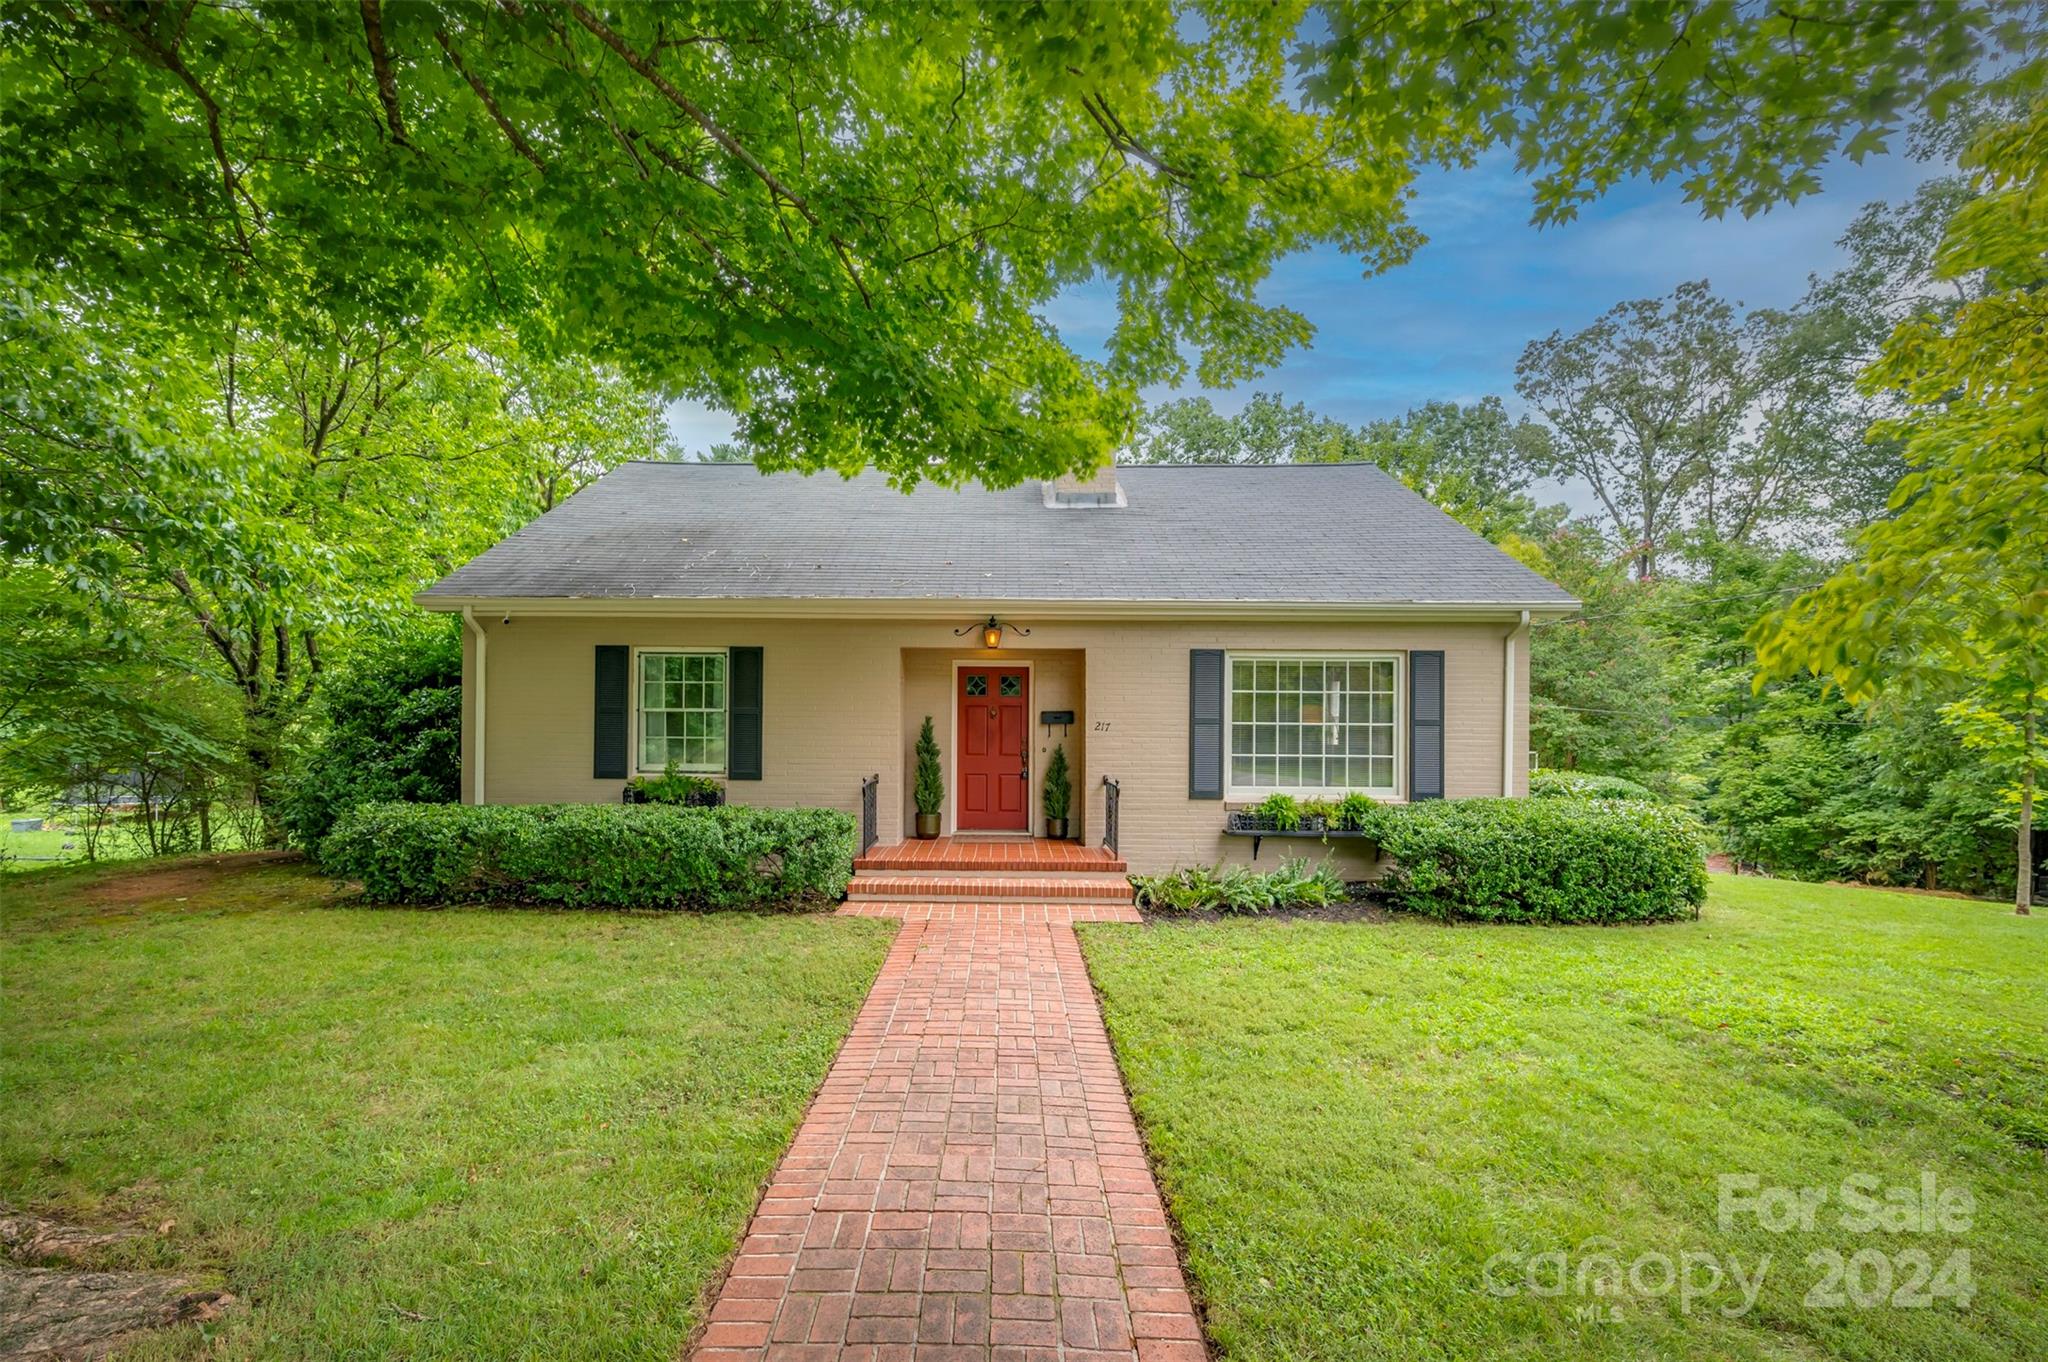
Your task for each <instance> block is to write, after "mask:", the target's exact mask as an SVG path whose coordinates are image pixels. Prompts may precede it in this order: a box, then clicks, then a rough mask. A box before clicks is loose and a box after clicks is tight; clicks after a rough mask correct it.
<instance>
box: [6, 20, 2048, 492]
mask: <svg viewBox="0 0 2048 1362" xmlns="http://www.w3.org/2000/svg"><path fill="white" fill-rule="evenodd" d="M1320 17H1321V19H1322V21H1323V22H1322V23H1321V25H1316V24H1310V23H1305V22H1304V15H1303V11H1302V9H1301V7H1300V6H1294V5H1290V6H1278V7H1274V6H1269V5H1263V4H1249V3H1241V2H1233V0H1214V2H1213V3H1206V4H1201V5H1197V6H1195V7H1194V8H1192V9H1189V10H1186V11H1182V10H1180V9H1177V8H1176V7H1174V6H1173V5H1170V4H1167V3H1164V2H1163V0H1144V2H1143V3H1136V4H1129V5H1057V6H1049V7H1048V6H1028V7H1008V6H997V7H994V8H992V9H991V8H988V7H985V6H980V5H971V4H951V5H946V4H940V5H932V4H928V3H921V4H916V5H904V4H897V3H876V4H871V5H867V6H863V7H856V8H851V9H843V8H842V9H829V10H828V9H825V8H822V7H819V6H816V5H811V4H794V5H790V4H783V3H772V4H771V3H766V2H765V0H750V2H747V3H733V4H727V5H722V6H719V7H717V9H716V10H715V11H705V12H704V13H703V14H701V15H699V14H694V13H692V12H689V11H684V10H678V9H674V8H672V7H666V6H620V5H604V4H596V5H590V6H583V5H566V6H557V5H543V4H525V5H513V6H499V7H489V8H486V7H479V6H476V5H472V4H466V3H460V2H459V0H421V2H420V3H416V4H407V5H403V6H398V5H393V6H384V7H379V6H366V7H364V8H362V9H361V10H360V12H359V11H358V10H356V9H354V8H337V7H324V6H313V7H308V6H292V5H281V6H280V5H233V6H223V5H202V6H161V7H145V8H132V7H123V6H116V5H100V6H92V7H87V8H83V9H67V8H62V7H58V8H52V7H44V6H29V7H25V8H22V9H21V10H20V12H19V13H18V14H15V15H13V16H12V18H11V21H10V25H9V29H8V48H7V51H6V52H5V54H4V57H0V60H4V63H5V65H4V74H5V77H6V78H5V79H4V80H0V91H4V92H5V94H4V96H0V183H5V184H6V185H7V186H8V189H9V193H8V196H7V198H8V204H7V210H6V215H5V218H4V219H0V234H4V238H0V258H4V259H5V260H6V262H7V263H8V264H9V265H10V266H16V267H20V266H26V267H30V268H35V269H39V270H43V271H46V272H48V273H51V274H59V273H61V274H63V275H65V276H66V277H69V278H73V279H75V280H76V281H77V286H78V287H79V289H80V290H81V292H82V293H85V294H87V295H89V296H92V297H94V298H102V297H108V296H125V297H129V298H132V299H133V300H134V301H135V302H136V303H138V304H139V305H141V306H144V307H146V308H148V309H150V310H152V311H154V312H157V313H159V314H161V315H166V316H172V317H179V318H196V317H223V316H239V317H241V318H242V319H245V320H247V319H250V318H253V317H255V316H256V315H257V314H260V313H264V312H267V311H270V310H273V309H275V310H280V311H282V310H293V311H306V310H317V311H320V312H324V313H326V314H327V315H328V316H330V317H331V318H333V319H335V320H336V321H346V322H348V323H351V324H359V325H361V326H364V327H366V328H369V329H371V330H387V329H390V328H393V327H397V326H400V325H404V324H408V323H410V322H411V321H413V320H414V319H416V318H418V317H421V316H423V315H426V314H427V313H428V312H429V311H430V310H431V305H432V303H433V301H434V300H435V299H436V298H437V297H438V296H439V295H440V293H441V290H442V289H443V287H444V286H446V287H450V288H452V290H453V300H452V304H451V305H452V306H453V307H455V308H456V309H458V310H459V311H461V312H462V313H463V314H464V315H467V316H472V317H485V318H489V319H491V320H492V321H493V322H497V323H503V324H505V325H507V326H510V327H512V328H514V329H516V330H517V331H518V332H519V334H520V336H521V338H522V340H523V341H524V342H526V343H527V344H529V345H541V344H545V345H547V346H548V347H550V348H551V349H559V350H562V351H583V352H587V353H589V354H592V355H593V356H595V357H597V358H600V359H604V360H608V361H615V362H617V363H619V364H621V365H623V366H624V367H626V368H627V369H629V370H631V371H632V372H634V373H635V374H636V375H637V376H638V377H639V378H640V379H641V380H643V381H645V382H647V383H648V384H649V385H651V386H654V387H659V388H664V389H673V390H677V391H687V392H689V393H692V394H694V395H696V396H700V397H703V398H706V399H709V400H711V401H713V402H715V403H717V404H718V405H720V406H722V407H724V408H726V409H728V410H731V411H733V412H736V413H738V414H739V417H740V428H739V433H740V436H741V439H742V440H743V441H744V443H746V444H747V445H748V446H749V447H751V448H752V449H753V450H754V451H755V453H756V455H757V457H759V458H762V459H764V460H766V461H768V462H770V463H772V464H775V465H779V466H794V467H804V468H809V469H822V468H832V469H840V470H851V469H853V468H856V467H859V466H860V465H862V464H865V463H868V462H870V461H873V462H876V463H878V464H880V465H881V466H883V467H885V468H886V469H888V470H889V471H890V472H891V473H892V474H893V475H894V476H896V477H897V478H899V479H901V480H903V481H906V482H907V481H916V480H918V479H920V478H924V477H937V478H940V479H942V480H961V479H965V478H968V477H982V478H985V479H987V480H989V481H991V482H994V483H999V484H1000V483H1009V482H1013V481H1015V480H1016V479H1018V478H1019V477H1022V476H1027V475H1035V474H1048V473H1053V472H1057V471H1061V470H1069V469H1079V468H1082V467H1085V466H1088V465H1090V464H1092V463H1094V462H1095V461H1097V460H1098V459H1100V458H1101V457H1102V456H1104V455H1105V454H1106V453H1107V452H1108V451H1109V450H1110V449H1111V448H1112V447H1113V446H1114V445H1115V444H1116V443H1117V442H1118V441H1119V440H1120V439H1121V438H1122V437H1123V436H1124V435H1125V434H1127V432H1128V427H1129V424H1130V419H1131V415H1132V409H1133V403H1134V398H1133V394H1134V393H1135V392H1136V391H1137V390H1138V389H1139V388H1141V387H1143V386H1146V385H1150V384H1154V383H1160V382H1168V383H1171V382H1177V381H1179V380H1180V379H1181V378H1182V377H1183V375H1185V374H1186V373H1187V372H1188V371H1189V370H1190V368H1191V367H1192V370H1193V372H1194V374H1195V375H1196V376H1197V377H1198V378H1199V380H1200V381H1201V382H1202V383H1203V384H1205V385H1209V386H1220V385H1225V384H1229V383H1231V382H1235V381H1238V380H1241V379H1243V378H1245V377H1248V376H1249V375H1251V374H1253V373H1256V372H1257V371H1258V370H1260V369H1261V368H1263V367H1266V366H1269V365H1271V364H1272V363H1273V362H1274V361H1275V360H1276V359H1277V358H1279V357H1280V356H1281V355H1282V354H1284V353H1285V352H1286V350H1288V349H1289V348H1290V347H1294V346H1299V345H1301V344H1303V343H1305V342H1306V341H1307V340H1308V338H1309V336H1310V334H1311V328H1310V326H1309V324H1308V322H1307V321H1306V319H1305V318H1303V317H1302V316H1300V315H1299V314H1298V313H1296V312H1294V311H1292V310H1290V309H1287V308H1285V307H1282V306H1277V305H1268V304H1264V303H1261V302H1260V301H1259V300H1258V297H1257V293H1258V288H1259V285H1260V284H1261V283H1263V282H1264V281H1265V280H1266V278H1267V277H1268V275H1269V273H1270V271H1271V269H1272V267H1273V265H1274V263H1275V262H1276V261H1278V260H1280V259H1281V258H1283V257H1285V256H1288V255H1290V254H1293V253H1295V252H1298V251H1302V250H1306V249H1309V248H1311V247H1314V246H1319V245H1334V246H1336V247H1338V248H1340V249H1342V250H1343V251H1345V252H1346V253H1348V254H1349V255H1351V256H1353V257H1354V258H1356V259H1357V260H1358V261H1359V263H1360V266H1361V268H1362V269H1363V270H1365V271H1367V272H1368V273H1369V272H1372V271H1376V270H1379V269H1383V268H1386V267H1388V266H1391V265H1394V264H1398V263H1400V262H1401V261H1402V260H1404V259H1405V258H1407V256H1408V255H1409V254H1410V253H1411V252H1412V251H1413V250H1414V249H1415V247H1416V245H1417V244H1418V243H1419V240H1420V237H1419V233H1417V232H1416V231H1415V230H1414V229H1413V228H1412V227H1411V226H1410V225H1409V224H1408V223H1407V222H1406V221H1405V217H1404V207H1405V201H1406V196H1407V194H1408V191H1409V188H1410V186H1411V184H1412V182H1413V179H1414V176H1415V173H1416V168H1417V167H1418V166H1422V165H1427V164H1460V163H1464V164H1469V163H1470V162H1471V161H1472V160H1473V159H1474V158H1475V157H1477V156H1479V155H1480V154H1482V153H1484V152H1486V151H1488V150H1489V149H1495V148H1498V149H1500V150H1502V151H1504V152H1507V153H1508V154H1511V155H1512V156H1513V157H1514V159H1515V160H1516V161H1517V162H1518V163H1519V164H1521V165H1523V166H1524V167H1525V168H1527V169H1528V170H1529V171H1530V173H1531V174H1532V175H1533V176H1534V177H1535V181H1536V193H1535V212H1536V215H1537V217H1538V219H1539V220H1540V221H1545V222H1554V221H1560V220H1563V219H1566V218H1569V217H1570V216H1572V215H1573V213H1574V212H1575V211H1576V210H1577V208H1578V207H1579V206H1580V205H1581V204H1583V203H1585V202H1587V201H1589V200H1590V199H1592V198H1593V197H1595V196H1597V195H1598V194H1599V193H1601V192H1603V191H1604V190H1605V189H1606V188H1607V187H1608V186H1610V185H1612V184H1614V183H1616V182H1617V181H1620V180H1623V179H1625V178H1627V177H1629V176H1632V175H1637V174H1647V175H1650V176H1653V177H1655V178H1659V179H1661V178H1664V177H1666V176H1676V177H1678V178H1679V179H1680V180H1681V181H1682V182H1683V183H1684V185H1685V188H1686V192H1687V194H1688V196H1689V197H1690V198H1692V199H1694V200H1696V201H1698V202H1699V203H1700V204H1701V205H1702V207H1703V208H1704V209H1705V210H1706V211H1708V212H1710V213H1720V212H1723V211H1726V210H1727V209H1729V208H1731V207H1732V208H1738V209H1740V210H1742V211H1744V212H1755V211H1760V210H1762V209H1764V208H1766V207H1768V206H1769V205H1771V204H1773V203H1777V202H1780V201H1784V200H1787V199H1796V198H1798V197H1801V196H1803V195H1805V194H1808V193H1811V192H1813V191H1814V190H1816V189H1817V188H1818V187H1819V170H1820V167H1821V166H1823V165H1824V164H1825V163H1826V161H1827V160H1828V158H1829V157H1831V156H1833V155H1836V154H1848V155H1851V156H1862V155H1864V154H1867V153H1868V152H1870V151H1872V150H1875V149H1877V148H1879V147H1881V146H1882V145H1883V144H1884V142H1885V139H1886V135H1887V133H1888V131H1889V130H1890V129H1892V128H1894V127H1896V126H1898V125H1899V124H1901V123H1902V122H1907V121H1910V119H1911V117H1912V116H1913V115H1914V114H1915V113H1916V112H1917V111H1918V110H1919V109H1920V108H1922V107H1934V108H1940V107H1943V106H1945V105H1947V104H1948V103H1951V102H1953V101H1954V100H1956V99H1957V98H1959V97H1961V96H1962V95H1964V94H1966V93H1968V92H1969V91H1971V90H1972V89H1973V88H1974V86H1976V85H1977V84H1978V83H1980V81H1981V75H1982V72H1983V70H1984V69H1985V68H1986V66H1987V65H1988V64H1990V63H1991V62H1992V61H1993V60H1994V59H1995V56H1996V54H2001V53H2007V52H2012V51H2014V50H2018V49H2025V48H2027V47H2028V46H2029V45H2030V43H2031V42H2032V41H2033V38H2034V33H2033V27H2034V26H2033V25H2032V23H2030V22H2029V20H2030V18H2031V15H2030V12H2029V11H2027V10H2024V9H2019V8H2017V7H2015V8H2014V9H2012V10H2010V11H2007V10H2005V9H2003V8H2001V7H1998V6H1959V5H1928V6H1913V7H1897V6H1859V7H1847V8H1844V9H1843V10H1842V11H1841V12H1840V13H1837V14H1832V15H1831V16H1830V18H1829V21H1828V22H1826V23H1814V22H1801V20H1800V19H1799V18H1798V17H1796V16H1788V15H1784V14H1781V13H1780V12H1778V11H1775V10H1766V9H1755V8H1752V7H1748V6H1737V5H1719V6H1708V7H1704V8H1698V9H1693V10H1688V11H1686V12H1685V13H1684V14H1683V15H1682V16H1678V15H1674V14H1673V13H1672V12H1671V11H1669V10H1667V9H1666V8H1664V7H1658V6H1625V7H1620V8H1608V7H1600V6H1568V7H1558V6H1550V5H1535V4H1513V5H1501V6H1496V7H1494V8H1492V9H1489V10H1486V11H1484V12H1479V13H1472V12H1467V11H1466V10H1465V9H1463V8H1462V7H1443V8H1436V7H1422V8H1411V9H1406V10H1402V11H1399V12H1398V13H1397V14H1396V15H1394V16H1392V17H1390V16H1389V14H1388V12H1387V11H1386V8H1385V7H1384V6H1381V5H1377V4H1354V3H1335V4H1330V5H1327V6H1324V7H1322V8H1321V10H1320ZM714 18H715V23H714V22H712V21H713V19H714ZM1305 35H1312V36H1305ZM1726 71H1738V72H1741V73H1742V80H1741V81H1740V82H1733V83H1731V82H1728V81H1725V80H1721V79H1709V78H1707V73H1718V72H1726ZM1589 91H1594V92H1598V97H1597V98H1589V97H1588V92H1589ZM1090 279H1100V280H1101V281H1102V282H1103V283H1105V284H1106V285H1107V286H1108V287H1109V288H1111V289H1113V291H1114V293H1115V296H1116V299H1117V307H1118V313H1119V316H1118V321H1117V325H1116V326H1115V328H1114V330H1113V331H1112V333H1111V335H1110V337H1109V339H1108V343H1107V346H1106V347H1105V349H1106V354H1105V358H1104V360H1103V361H1102V362H1101V363H1100V364H1096V363H1091V362H1088V361H1084V360H1082V359H1081V358H1079V357H1078V356H1077V355H1076V354H1075V353H1074V352H1073V351H1072V350H1071V349H1070V348H1069V347H1068V346H1067V345H1066V344H1065V343H1064V342H1063V341H1062V340H1061V338H1060V337H1059V336H1058V334H1057V333H1056V332H1055V331H1054V329H1053V328H1052V327H1051V326H1050V325H1049V324H1048V323H1047V322H1046V321H1045V320H1044V314H1045V309H1046V305H1047V304H1048V303H1049V302H1050V300H1051V299H1053V298H1054V297H1056V296H1057V295H1058V294H1059V293H1060V292H1061V291H1062V290H1064V289H1067V288H1069V287H1070V286H1072V285H1074V284H1076V283H1078V282H1081V281H1086V280H1090ZM1190 358H1191V359H1192V364H1191V363H1190Z"/></svg>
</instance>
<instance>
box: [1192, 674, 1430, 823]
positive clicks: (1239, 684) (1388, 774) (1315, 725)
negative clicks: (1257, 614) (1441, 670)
mask: <svg viewBox="0 0 2048 1362" xmlns="http://www.w3.org/2000/svg"><path fill="white" fill-rule="evenodd" d="M1228 661H1229V667H1228V669H1227V672H1226V681H1225V684H1226V686H1227V688H1228V695H1227V697H1226V699H1227V704H1226V707H1225V712H1226V713H1227V714H1228V715H1229V716H1230V722H1229V730H1228V733H1227V735H1226V738H1227V742H1228V758H1227V763H1226V771H1227V773H1228V781H1227V784H1228V789H1227V791H1226V797H1227V798H1229V799H1233V800H1238V799H1242V800H1258V799H1264V798H1265V797H1266V796H1267V795H1269V794H1272V793H1274V792H1275V791H1280V792H1284V793H1287V794H1292V795H1298V796H1318V797H1330V798H1334V797H1337V796H1340V795H1342V794H1344V793H1345V792H1347V791H1350V790H1360V791H1363V792H1364V793H1366V794H1369V795H1373V796H1375V797H1377V798H1393V797H1395V796H1396V787H1395V781H1396V779H1397V776H1398V772H1399V767H1400V761H1399V753H1400V732H1401V726H1400V716H1401V704H1402V695H1401V670H1402V669H1401V656H1400V654H1398V653H1264V652H1260V653H1236V652H1233V653H1231V654H1229V657H1228Z"/></svg>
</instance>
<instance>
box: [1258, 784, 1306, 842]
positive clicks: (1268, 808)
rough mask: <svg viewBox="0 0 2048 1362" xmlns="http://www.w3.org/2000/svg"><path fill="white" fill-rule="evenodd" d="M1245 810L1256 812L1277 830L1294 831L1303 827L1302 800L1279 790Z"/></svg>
mask: <svg viewBox="0 0 2048 1362" xmlns="http://www.w3.org/2000/svg"><path fill="white" fill-rule="evenodd" d="M1245 812H1247V813H1251V814H1256V815H1257V816H1258V817H1260V818H1262V819H1264V820H1266V821H1267V822H1269V823H1271V824H1272V825H1273V830H1274V831H1275V832H1294V831H1296V830H1298V829H1299V828H1300V827H1301V814H1302V810H1301V801H1300V800H1298V799H1296V798H1295V797H1294V796H1293V795H1291V794H1285V793H1282V792H1281V791H1279V790H1275V791H1274V792H1273V793H1272V794H1269V795H1267V796H1266V797H1265V798H1264V799H1262V800H1260V801H1259V802H1258V803H1256V804H1254V805H1252V806H1251V808H1249V809H1247V810H1245Z"/></svg>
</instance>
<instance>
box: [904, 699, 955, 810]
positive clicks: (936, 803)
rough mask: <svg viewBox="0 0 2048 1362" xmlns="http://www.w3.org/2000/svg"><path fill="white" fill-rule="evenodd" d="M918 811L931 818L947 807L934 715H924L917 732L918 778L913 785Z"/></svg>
mask: <svg viewBox="0 0 2048 1362" xmlns="http://www.w3.org/2000/svg"><path fill="white" fill-rule="evenodd" d="M910 797H911V799H912V800H913V801H914V802H915V803H916V805H917V811H918V812H919V813H921V814H923V815H924V816H925V817H927V818H930V817H931V816H932V815H933V814H936V813H937V812H938V811H939V810H940V809H943V808H944V807H946V779H945V776H944V775H943V774H942V773H941V772H940V769H939V740H938V739H937V738H935V737H933V736H932V716H931V715H929V714H927V715H925V716H924V727H923V728H921V729H919V730H918V734H917V779H916V782H915V783H914V784H913V785H912V786H911V791H910Z"/></svg>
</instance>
